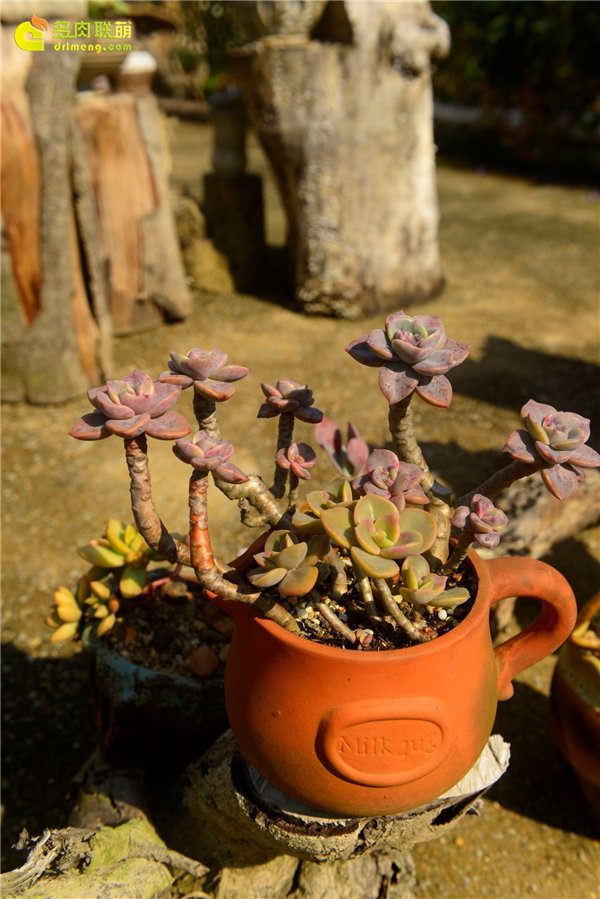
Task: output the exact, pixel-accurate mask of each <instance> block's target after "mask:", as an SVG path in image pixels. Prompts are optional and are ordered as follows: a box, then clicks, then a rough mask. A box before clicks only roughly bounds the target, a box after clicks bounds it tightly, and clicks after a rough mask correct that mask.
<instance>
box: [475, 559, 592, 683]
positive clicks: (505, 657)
mask: <svg viewBox="0 0 600 899" xmlns="http://www.w3.org/2000/svg"><path fill="white" fill-rule="evenodd" d="M485 567H486V570H487V573H488V575H489V577H490V582H491V583H490V587H491V600H490V605H491V606H492V605H494V604H495V603H497V602H500V600H501V599H507V598H508V597H511V596H532V597H535V599H538V600H539V601H540V602H541V604H542V608H541V610H540V612H539V614H538V616H537V618H536V619H535V621H533V622H532V623H531V624H530V625H529V626H528V627H526V628H525V630H523V631H521V633H520V634H516V635H515V636H514V637H511V638H510V639H509V640H507V641H506V642H505V643H501V644H500V645H499V646H496V647H495V649H494V652H495V654H496V661H497V664H498V699H510V697H511V696H512V695H513V693H514V687H513V685H512V683H511V681H512V679H513V677H515V675H517V674H519V673H520V672H521V671H524V670H525V669H526V668H529V666H530V665H534V664H535V663H536V662H539V661H540V659H543V658H545V657H546V656H548V655H550V654H551V653H552V652H554V650H555V649H558V647H559V646H560V645H561V644H562V643H564V641H565V640H566V639H567V637H568V636H569V634H570V633H571V631H572V630H573V628H574V626H575V620H576V618H577V604H576V601H575V597H574V595H573V591H572V590H571V587H570V586H569V584H568V582H567V581H566V580H565V578H564V577H563V576H562V574H560V573H559V572H558V571H556V569H554V568H552V566H550V565H546V563H545V562H539V561H538V560H537V559H527V558H522V557H519V556H511V557H506V558H502V559H489V560H487V561H486V562H485Z"/></svg>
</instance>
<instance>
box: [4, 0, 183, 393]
mask: <svg viewBox="0 0 600 899" xmlns="http://www.w3.org/2000/svg"><path fill="white" fill-rule="evenodd" d="M5 6H7V5H6V4H5ZM10 6H11V8H10V9H4V8H3V10H2V22H3V24H2V54H3V66H2V166H1V181H2V321H3V327H2V380H3V399H5V400H7V401H9V402H18V401H23V400H25V401H28V402H32V403H50V402H63V401H65V400H68V399H71V398H73V397H75V396H78V395H80V394H82V393H84V392H85V391H86V390H87V389H88V388H89V387H91V386H95V385H97V384H99V383H101V381H102V380H104V379H105V378H106V377H110V376H111V375H112V376H114V372H113V370H112V355H111V338H112V334H113V331H114V330H116V331H117V332H118V333H125V332H127V331H132V330H139V329H141V328H145V327H149V326H151V325H156V324H159V323H161V322H162V321H163V320H164V319H165V318H166V319H181V318H184V317H185V316H187V315H188V314H189V313H190V312H191V296H190V293H189V290H188V287H187V283H186V280H185V273H184V269H183V262H182V259H181V255H180V250H179V245H178V242H177V235H176V231H175V223H174V216H173V213H172V209H171V202H170V192H169V181H168V174H169V153H168V149H167V146H166V133H165V129H164V127H163V122H162V118H161V114H160V112H159V110H158V106H157V102H156V99H155V98H154V97H153V96H152V95H151V94H147V95H146V96H140V97H135V98H134V97H133V96H131V95H128V94H121V95H118V96H106V97H103V96H99V95H96V96H94V95H92V99H91V100H90V101H89V103H85V102H84V101H81V97H80V96H78V95H77V94H76V80H77V77H78V72H79V67H80V64H81V54H78V53H76V52H65V51H54V49H53V45H52V43H51V42H49V43H48V45H47V46H46V47H45V49H44V51H42V52H36V53H34V52H30V53H28V52H25V51H23V50H22V49H20V48H19V47H18V46H17V44H16V43H15V30H16V27H17V25H16V24H15V23H18V22H22V21H27V19H28V18H29V17H30V16H31V5H30V4H29V5H28V4H17V3H14V4H11V5H10ZM35 12H36V14H37V15H38V16H44V15H46V16H47V18H48V19H53V18H56V16H59V17H61V16H62V17H63V18H65V19H68V18H80V19H83V18H85V5H84V4H82V3H71V4H69V3H54V4H52V5H49V6H48V9H46V8H45V7H44V4H42V5H41V6H40V8H38V7H36V10H35ZM7 19H9V20H10V22H8V21H7ZM51 30H52V25H50V30H49V32H48V34H50V33H51ZM88 96H89V94H88ZM80 101H81V102H80Z"/></svg>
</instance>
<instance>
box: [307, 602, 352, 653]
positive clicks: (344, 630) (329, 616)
mask: <svg viewBox="0 0 600 899" xmlns="http://www.w3.org/2000/svg"><path fill="white" fill-rule="evenodd" d="M308 598H309V599H310V601H311V603H312V604H313V606H314V607H315V609H316V610H317V612H318V613H319V614H320V615H321V616H322V617H323V618H324V619H325V621H327V623H328V624H330V625H331V626H332V628H333V629H334V630H336V631H337V632H338V634H341V635H342V637H343V638H344V640H347V641H348V643H352V644H354V643H356V633H355V632H354V631H353V630H352V629H351V628H349V627H348V625H347V624H344V622H343V621H342V619H341V618H338V616H337V615H336V614H335V612H334V611H333V609H331V608H330V607H329V606H328V605H327V603H326V602H324V601H323V599H322V598H321V597H320V596H319V594H318V593H317V591H316V590H311V591H310V593H309V594H308Z"/></svg>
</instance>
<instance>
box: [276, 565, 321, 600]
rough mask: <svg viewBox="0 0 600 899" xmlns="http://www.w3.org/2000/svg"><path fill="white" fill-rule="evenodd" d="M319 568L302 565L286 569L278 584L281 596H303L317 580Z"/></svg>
mask: <svg viewBox="0 0 600 899" xmlns="http://www.w3.org/2000/svg"><path fill="white" fill-rule="evenodd" d="M318 575H319V570H318V568H317V567H316V566H315V565H303V566H302V568H294V569H293V570H292V571H288V572H287V573H286V575H285V577H284V578H283V580H282V581H281V583H280V584H279V586H278V588H277V589H278V590H279V592H280V593H281V594H282V595H283V596H304V594H305V593H309V592H310V591H311V590H312V588H313V587H314V586H315V584H316V582H317V577H318Z"/></svg>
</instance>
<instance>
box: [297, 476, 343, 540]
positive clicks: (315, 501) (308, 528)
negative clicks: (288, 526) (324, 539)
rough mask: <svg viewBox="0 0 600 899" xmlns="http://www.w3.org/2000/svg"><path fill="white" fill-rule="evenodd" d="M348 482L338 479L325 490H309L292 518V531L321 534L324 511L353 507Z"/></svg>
mask: <svg viewBox="0 0 600 899" xmlns="http://www.w3.org/2000/svg"><path fill="white" fill-rule="evenodd" d="M354 502H355V500H354V497H353V494H352V487H351V486H350V482H349V481H347V480H345V479H342V478H338V479H336V480H335V481H334V482H333V484H330V485H329V487H328V489H327V490H311V492H310V493H307V494H306V497H305V499H304V500H302V501H301V502H300V503H298V508H297V509H296V511H295V512H294V515H293V516H292V524H293V526H294V529H295V530H296V531H298V532H299V533H302V534H306V533H308V534H322V533H323V532H324V528H323V525H322V523H321V515H322V513H323V512H324V511H325V510H326V509H332V508H334V507H338V506H350V505H354Z"/></svg>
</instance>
